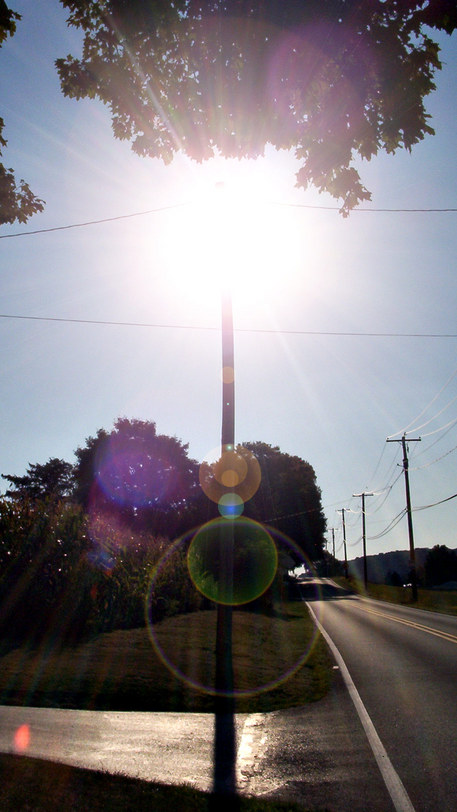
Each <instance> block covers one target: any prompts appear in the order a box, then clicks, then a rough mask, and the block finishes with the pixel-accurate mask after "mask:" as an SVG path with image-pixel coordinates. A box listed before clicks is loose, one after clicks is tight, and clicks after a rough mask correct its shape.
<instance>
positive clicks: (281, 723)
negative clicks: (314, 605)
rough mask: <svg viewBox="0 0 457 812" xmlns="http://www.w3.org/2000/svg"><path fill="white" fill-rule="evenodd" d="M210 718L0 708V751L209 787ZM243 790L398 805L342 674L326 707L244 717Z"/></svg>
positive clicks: (240, 731) (375, 806)
mask: <svg viewBox="0 0 457 812" xmlns="http://www.w3.org/2000/svg"><path fill="white" fill-rule="evenodd" d="M213 734H214V717H213V716H212V715H210V714H178V713H136V712H132V713H129V712H104V711H98V712H97V711H74V710H56V709H45V708H18V707H7V706H1V707H0V750H1V751H3V752H16V753H17V752H22V753H24V754H27V755H30V756H35V757H38V758H44V759H47V760H52V761H60V762H64V763H67V764H71V765H74V766H82V767H88V768H91V769H103V770H106V771H109V772H112V773H122V774H125V775H130V776H135V777H139V778H142V779H145V780H150V781H160V782H163V783H169V784H181V783H185V784H189V785H192V786H194V787H196V788H198V789H202V790H210V789H211V786H212V777H213ZM236 734H237V750H238V757H237V765H236V773H237V784H238V789H239V792H240V793H242V794H252V795H257V796H260V795H261V796H263V797H272V798H273V797H274V798H281V799H284V800H294V801H296V802H299V803H303V805H304V806H306V807H307V808H309V809H312V808H315V807H316V808H317V807H320V808H321V809H322V808H324V807H325V808H326V809H328V810H335V812H346V811H347V812H349V810H350V812H358V811H359V810H360V812H362V810H363V812H366V810H367V809H370V810H372V811H373V812H377V810H379V812H381V811H382V812H388V811H389V810H390V809H392V806H391V802H390V799H389V797H388V795H387V793H386V790H385V788H384V784H383V782H382V780H381V778H380V775H379V772H378V770H377V767H376V765H375V762H374V759H373V756H372V754H371V751H370V749H369V746H368V743H367V741H366V739H365V735H364V733H363V730H362V728H361V725H360V723H359V721H358V718H357V716H356V714H355V711H354V709H353V706H352V703H351V701H350V699H349V696H348V695H347V692H346V689H345V687H344V685H343V684H342V680H341V679H340V677H339V674H336V678H335V682H334V686H333V688H332V690H331V692H330V694H329V695H328V696H327V697H326V698H325V699H323V700H321V701H320V702H316V703H313V704H311V705H307V706H304V707H303V708H295V709H291V710H289V711H276V712H273V713H271V714H268V713H267V714H264V713H262V714H251V715H244V714H243V715H238V716H237V717H236Z"/></svg>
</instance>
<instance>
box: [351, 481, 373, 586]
mask: <svg viewBox="0 0 457 812" xmlns="http://www.w3.org/2000/svg"><path fill="white" fill-rule="evenodd" d="M352 495H353V496H361V497H362V542H363V583H364V585H365V592H366V590H367V586H368V570H367V534H366V525H365V496H374V493H366V492H364V493H353V494H352Z"/></svg>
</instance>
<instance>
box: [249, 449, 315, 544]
mask: <svg viewBox="0 0 457 812" xmlns="http://www.w3.org/2000/svg"><path fill="white" fill-rule="evenodd" d="M243 447H244V448H247V449H248V451H251V452H252V453H253V454H254V456H255V457H256V459H257V462H258V463H259V465H260V470H261V480H260V486H259V489H258V491H257V492H256V493H255V494H254V496H253V497H252V499H250V500H249V501H248V502H246V504H245V509H244V515H246V516H247V517H249V518H252V519H255V520H256V521H258V522H262V523H265V524H267V525H271V526H272V527H274V528H275V529H277V530H279V531H280V532H281V533H283V534H284V535H286V536H287V537H288V538H290V539H292V541H294V542H295V543H296V544H297V546H298V547H299V548H300V549H301V550H302V551H303V552H304V554H305V555H306V556H307V557H308V558H310V559H311V560H316V559H318V558H320V557H321V556H322V553H323V545H324V533H325V530H326V519H325V516H324V513H323V511H322V503H321V491H320V488H319V487H318V485H317V483H316V474H315V471H314V468H313V467H312V465H310V464H309V462H306V461H305V460H302V459H300V457H296V456H291V455H290V454H286V453H285V452H283V451H281V450H280V449H279V448H278V447H277V446H271V445H268V444H267V443H260V442H256V443H243Z"/></svg>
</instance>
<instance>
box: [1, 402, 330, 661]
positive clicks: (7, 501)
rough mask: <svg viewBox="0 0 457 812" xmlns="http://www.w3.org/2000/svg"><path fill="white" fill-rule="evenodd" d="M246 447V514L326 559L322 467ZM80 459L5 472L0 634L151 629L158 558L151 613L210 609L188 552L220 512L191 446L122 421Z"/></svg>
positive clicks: (144, 424)
mask: <svg viewBox="0 0 457 812" xmlns="http://www.w3.org/2000/svg"><path fill="white" fill-rule="evenodd" d="M244 447H245V448H248V449H249V452H250V453H251V454H252V455H255V457H256V459H257V460H258V464H259V467H260V471H261V480H260V484H259V487H258V490H257V492H256V493H255V494H254V495H253V496H252V498H251V499H249V501H247V502H246V504H245V506H244V515H245V516H246V517H249V518H252V519H254V520H256V521H258V522H261V523H265V524H267V525H268V526H270V527H271V528H274V532H276V533H278V534H281V536H282V535H284V534H285V535H287V537H288V538H290V539H291V541H292V542H293V545H292V547H291V549H292V553H291V554H292V555H293V556H295V560H296V561H297V563H300V557H301V556H303V557H306V558H307V559H311V560H317V559H319V558H320V557H321V556H322V552H323V543H324V532H325V517H324V515H323V512H322V506H321V494H320V490H319V488H318V486H317V483H316V477H315V472H314V470H313V468H312V466H311V465H310V464H309V463H308V462H305V461H304V460H301V459H300V458H298V457H294V456H291V455H289V454H286V453H284V452H282V451H280V449H279V448H278V447H273V446H270V445H267V444H265V443H260V442H256V443H246V444H245V446H244ZM75 457H76V462H75V463H69V462H67V461H65V460H62V459H58V458H51V459H49V460H48V462H46V463H43V464H42V463H33V464H29V466H28V468H27V471H26V473H25V474H24V475H22V476H18V475H13V474H2V477H3V479H4V480H5V481H6V483H7V485H8V487H7V490H6V492H5V494H4V495H3V496H2V497H0V638H3V640H4V641H8V644H11V642H12V641H14V642H18V641H20V640H23V639H27V640H38V639H43V638H49V642H50V644H53V645H54V644H55V643H56V642H67V643H68V642H70V643H72V642H76V641H78V640H80V639H81V637H83V636H84V635H88V634H89V635H90V634H94V633H98V632H101V631H107V630H110V629H113V628H133V627H137V626H141V625H143V624H144V623H145V608H144V607H145V601H146V598H147V596H148V592H149V589H150V581H151V576H152V573H153V572H154V571H157V569H156V568H157V567H158V565H159V563H160V571H159V575H158V576H157V578H156V579H155V584H154V587H155V588H154V595H153V596H152V597H151V596H149V598H148V605H149V611H150V612H151V613H152V616H151V619H152V620H156V621H158V620H160V619H162V618H163V617H165V616H167V615H172V614H176V613H178V612H186V611H192V610H196V609H199V608H202V607H206V606H207V602H205V599H204V598H202V596H201V595H200V593H198V592H197V590H196V589H195V588H194V587H193V585H192V582H191V581H190V578H189V575H188V571H187V563H186V550H187V544H188V543H189V542H190V539H191V538H192V535H193V532H195V530H196V528H198V527H200V526H202V525H204V524H205V523H207V522H208V521H210V520H211V519H213V518H216V517H218V516H219V511H218V506H217V504H215V503H214V502H212V501H211V500H210V499H208V498H207V496H206V495H205V493H204V492H203V490H202V488H201V487H200V483H199V468H200V466H199V464H198V463H197V461H196V460H193V459H191V458H190V457H189V454H188V446H187V445H186V444H184V443H182V442H181V441H180V440H178V439H176V437H169V436H167V435H161V434H158V433H157V430H156V425H155V423H153V422H151V421H142V420H136V419H131V420H130V419H127V418H119V419H118V420H117V421H116V422H115V424H114V427H113V428H112V430H111V431H106V430H105V429H100V430H99V431H98V432H97V433H96V435H95V436H94V437H89V438H88V439H87V440H86V442H85V445H84V446H82V447H80V448H77V449H76V451H75ZM177 539H182V540H183V541H182V544H181V545H180V546H176V540H177ZM173 545H175V548H174V547H173ZM172 548H173V550H174V552H173V555H172V556H170V557H169V558H167V555H168V552H169V551H170V549H172ZM294 551H295V552H294Z"/></svg>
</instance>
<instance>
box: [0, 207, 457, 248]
mask: <svg viewBox="0 0 457 812" xmlns="http://www.w3.org/2000/svg"><path fill="white" fill-rule="evenodd" d="M189 205H192V204H191V203H190V202H189V201H188V202H186V203H174V204H170V205H169V206H158V207H157V208H155V209H146V210H145V211H136V212H131V213H130V214H118V215H116V216H115V217H103V218H101V219H99V220H86V221H85V222H82V223H69V224H67V225H64V226H52V227H50V228H37V229H34V230H33V231H16V232H14V233H13V234H0V240H8V239H13V238H15V237H30V236H32V235H35V234H48V233H50V232H52V231H67V230H69V229H72V228H85V227H86V226H95V225H101V224H102V223H113V222H115V221H117V220H128V219H130V218H133V217H144V216H145V215H147V214H156V213H157V212H161V211H168V210H170V209H178V208H182V207H183V206H189ZM269 205H270V206H280V207H282V208H292V209H310V210H315V211H338V212H339V211H341V206H317V205H313V204H308V203H281V202H271V203H270V204H269ZM359 212H360V213H365V214H380V213H389V212H390V213H395V214H399V213H404V214H419V213H422V214H431V213H435V214H443V213H446V212H457V208H454V207H448V208H442V209H435V208H414V209H408V208H400V207H399V208H375V207H372V208H371V207H370V208H365V207H361V208H358V209H352V213H354V214H355V213H359Z"/></svg>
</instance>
